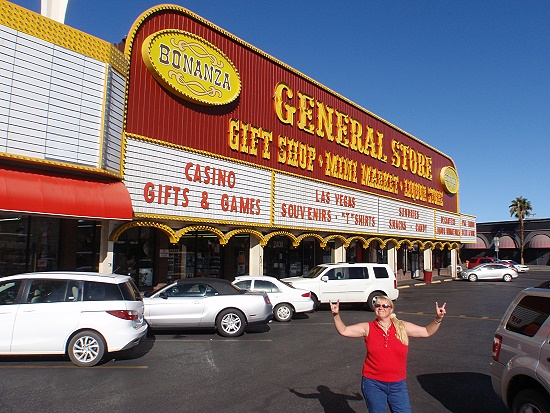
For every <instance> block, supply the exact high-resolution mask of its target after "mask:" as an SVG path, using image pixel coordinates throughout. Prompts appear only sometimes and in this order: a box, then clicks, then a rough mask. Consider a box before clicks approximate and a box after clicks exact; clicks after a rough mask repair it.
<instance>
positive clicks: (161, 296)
mask: <svg viewBox="0 0 550 413" xmlns="http://www.w3.org/2000/svg"><path fill="white" fill-rule="evenodd" d="M159 297H160V298H163V299H165V300H166V299H168V294H166V293H165V292H164V291H163V292H161V293H160V294H159Z"/></svg>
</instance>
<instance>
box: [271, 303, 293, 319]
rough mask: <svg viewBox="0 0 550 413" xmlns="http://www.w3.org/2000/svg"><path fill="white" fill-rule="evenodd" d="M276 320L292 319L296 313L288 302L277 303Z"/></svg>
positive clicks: (275, 309) (274, 312)
mask: <svg viewBox="0 0 550 413" xmlns="http://www.w3.org/2000/svg"><path fill="white" fill-rule="evenodd" d="M273 314H274V315H275V320H277V321H290V319H291V318H292V316H293V315H294V309H293V308H292V307H291V306H290V304H287V303H281V304H277V305H276V306H275V308H274V309H273Z"/></svg>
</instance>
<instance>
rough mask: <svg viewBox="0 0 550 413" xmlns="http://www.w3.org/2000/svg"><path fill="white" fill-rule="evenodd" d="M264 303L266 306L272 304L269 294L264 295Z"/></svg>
mask: <svg viewBox="0 0 550 413" xmlns="http://www.w3.org/2000/svg"><path fill="white" fill-rule="evenodd" d="M264 301H265V303H266V304H271V301H270V300H269V297H268V296H267V294H264Z"/></svg>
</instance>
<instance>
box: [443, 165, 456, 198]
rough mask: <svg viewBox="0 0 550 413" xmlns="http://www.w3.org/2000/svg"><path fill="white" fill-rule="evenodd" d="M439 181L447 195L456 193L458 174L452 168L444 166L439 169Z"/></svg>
mask: <svg viewBox="0 0 550 413" xmlns="http://www.w3.org/2000/svg"><path fill="white" fill-rule="evenodd" d="M439 179H440V180H441V183H442V184H443V187H444V188H445V191H446V192H447V193H448V194H456V193H457V192H458V174H457V173H456V170H455V168H453V167H452V166H445V167H443V168H442V169H441V173H440V175H439Z"/></svg>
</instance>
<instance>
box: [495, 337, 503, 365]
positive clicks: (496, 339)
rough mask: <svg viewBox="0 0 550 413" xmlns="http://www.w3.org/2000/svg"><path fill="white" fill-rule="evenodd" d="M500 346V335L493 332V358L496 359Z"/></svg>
mask: <svg viewBox="0 0 550 413" xmlns="http://www.w3.org/2000/svg"><path fill="white" fill-rule="evenodd" d="M501 346H502V337H501V336H499V335H498V334H495V338H493V360H495V361H498V356H499V354H500V347H501Z"/></svg>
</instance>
